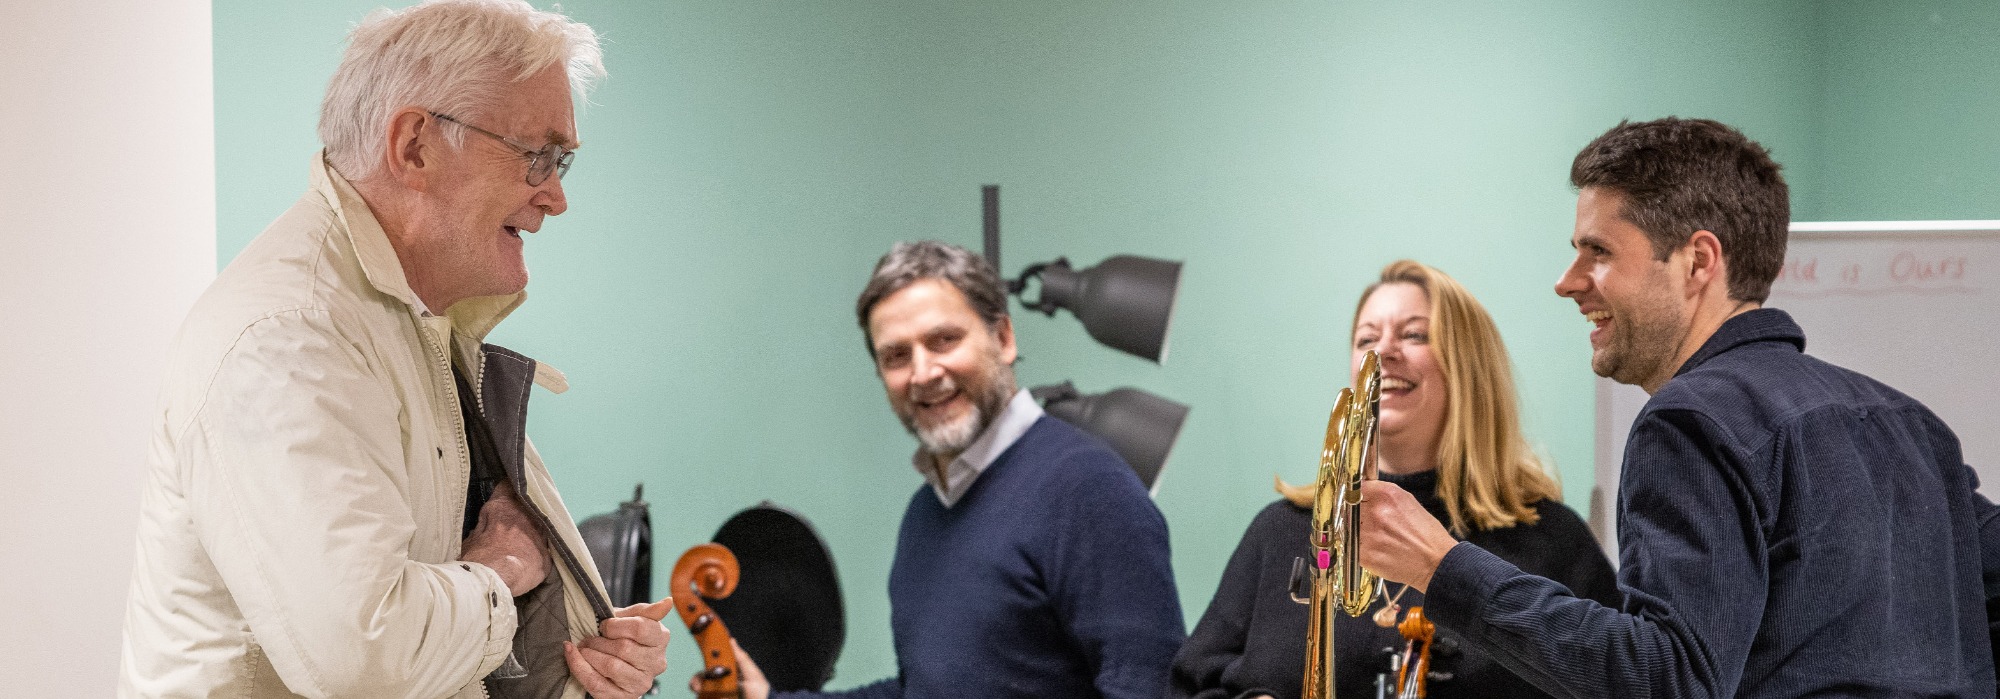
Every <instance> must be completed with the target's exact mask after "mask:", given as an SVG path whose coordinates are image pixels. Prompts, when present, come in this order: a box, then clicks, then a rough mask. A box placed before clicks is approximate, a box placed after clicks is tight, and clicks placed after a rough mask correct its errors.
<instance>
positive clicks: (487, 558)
mask: <svg viewBox="0 0 2000 699" xmlns="http://www.w3.org/2000/svg"><path fill="white" fill-rule="evenodd" d="M517 497H518V496H516V495H515V494H514V486H513V485H511V484H508V483H501V484H500V487H498V488H494V489H493V496H492V497H491V498H488V499H487V500H486V504H485V505H484V506H482V507H480V508H479V524H478V525H477V526H475V527H473V528H472V535H471V536H467V537H465V547H464V550H463V552H462V553H460V554H459V557H458V559H459V560H461V561H469V562H472V563H478V564H480V565H483V566H486V567H488V568H492V569H493V571H494V572H497V573H499V574H500V579H501V580H504V581H506V582H507V591H508V592H510V593H512V594H513V595H514V596H515V597H519V596H521V595H522V594H524V593H526V592H527V591H529V590H533V589H535V586H536V585H540V584H542V580H543V579H544V578H547V577H548V574H549V554H548V549H547V548H546V547H545V546H543V545H542V544H543V541H542V534H541V532H540V531H537V530H536V529H535V522H534V521H533V520H531V519H528V513H527V512H526V511H523V510H522V509H521V502H520V501H519V500H517V499H516V498H517Z"/></svg>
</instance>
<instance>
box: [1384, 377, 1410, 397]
mask: <svg viewBox="0 0 2000 699" xmlns="http://www.w3.org/2000/svg"><path fill="white" fill-rule="evenodd" d="M1416 387H1417V384H1416V382H1414V381H1411V380H1409V379H1404V378H1397V377H1394V376H1384V377H1382V392H1383V393H1407V392H1409V391H1411V390H1414V389H1416Z"/></svg>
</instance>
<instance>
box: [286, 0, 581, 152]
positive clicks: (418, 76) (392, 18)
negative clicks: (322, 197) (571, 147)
mask: <svg viewBox="0 0 2000 699" xmlns="http://www.w3.org/2000/svg"><path fill="white" fill-rule="evenodd" d="M558 64H561V65H563V66H564V67H565V68H566V69H567V74H568V77H569V82H570V91H571V93H572V95H573V96H574V97H575V98H577V99H582V98H583V97H584V96H585V95H587V94H588V93H589V92H590V88H591V86H593V85H595V84H596V82H597V81H598V80H599V79H601V78H603V77H604V53H603V51H602V50H601V49H600V48H599V47H598V45H597V33H596V32H595V31H593V30H591V28H590V27H589V25H585V24H582V23H580V22H573V21H570V19H569V18H568V17H565V16H563V15H562V14H560V13H559V12H543V11H540V10H536V9H535V8H534V6H532V5H529V4H528V3H527V2H526V1H525V0H431V2H426V3H423V4H420V5H417V6H415V7H410V8H407V9H404V10H387V9H378V10H376V11H374V12H370V13H368V16H367V17H366V18H364V19H362V20H361V24H360V25H359V26H356V27H355V28H354V32H353V33H352V34H349V35H348V45H347V52H346V53H345V54H344V55H342V57H341V60H340V68H339V69H337V70H335V71H334V73H333V79H332V80H330V81H328V82H327V86H326V98H325V100H323V101H322V102H320V108H319V138H320V142H321V143H324V144H326V151H327V159H328V160H329V161H331V162H332V163H333V169H334V170H336V171H338V172H340V174H341V175H342V176H344V177H346V178H348V179H350V180H362V179H367V178H368V177H370V176H372V175H374V174H375V170H376V169H377V168H378V167H380V166H381V160H382V152H383V147H384V145H385V144H384V143H383V138H382V129H383V128H385V127H386V125H387V124H388V123H389V119H390V118H391V117H392V116H394V115H395V114H396V112H397V111H398V110H401V109H403V108H405V107H418V108H422V109H426V110H434V111H438V112H442V113H445V114H449V115H452V116H454V117H458V118H462V119H478V118H479V117H481V116H483V115H485V114H487V113H488V112H490V111H491V110H493V109H497V108H500V107H502V105H500V104H499V103H498V102H499V95H500V93H501V92H502V90H504V89H505V88H506V87H507V86H508V85H510V84H513V83H518V82H521V81H523V80H527V79H528V78H531V77H534V76H535V75H536V74H538V73H541V72H542V71H544V70H547V69H548V68H549V67H551V66H555V65H558ZM442 126H443V133H444V136H445V141H446V142H447V143H449V144H451V147H452V148H460V147H463V146H464V144H465V128H464V127H462V126H460V125H458V124H455V123H450V122H445V123H443V124H442Z"/></svg>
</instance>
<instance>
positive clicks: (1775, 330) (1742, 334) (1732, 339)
mask: <svg viewBox="0 0 2000 699" xmlns="http://www.w3.org/2000/svg"><path fill="white" fill-rule="evenodd" d="M1753 342H1784V343H1788V344H1790V345H1792V347H1793V348H1795V349H1796V350H1797V351H1799V352H1804V351H1806V331H1805V330H1803V329H1800V328H1799V324H1798V323H1796V322H1794V321H1793V320H1792V314H1790V313H1786V312H1784V311H1780V310H1778V309H1776V308H1759V309H1755V310H1751V311H1746V312H1744V313H1741V314H1738V315H1737V316H1736V317H1733V318H1730V319H1729V320H1725V321H1723V322H1722V327H1719V328H1716V329H1715V334H1714V335H1710V336H1708V341H1707V342H1703V343H1701V349H1698V350H1695V352H1694V356H1691V357H1688V360H1687V361H1686V362H1684V363H1682V364H1681V368H1680V370H1679V371H1676V372H1674V376H1680V375H1681V374H1685V373H1688V372H1689V371H1691V370H1693V369H1694V368H1695V367H1698V366H1701V365H1702V363H1703V362H1707V361H1708V360H1710V359H1714V358H1715V356H1716V355H1719V354H1722V353H1723V352H1727V351H1729V350H1731V349H1734V348H1736V347H1738V346H1740V345H1747V344H1750V343H1753Z"/></svg>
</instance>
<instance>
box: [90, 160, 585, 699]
mask: <svg viewBox="0 0 2000 699" xmlns="http://www.w3.org/2000/svg"><path fill="white" fill-rule="evenodd" d="M522 299H523V296H522V295H519V294H517V295H513V296H505V297H486V298H477V299H470V300H467V301H464V302H461V303H459V304H457V305H455V306H453V307H452V308H451V309H449V311H448V312H447V313H446V315H444V316H426V315H423V314H421V313H420V312H419V311H418V310H416V309H417V308H418V307H419V306H418V304H417V297H416V295H415V294H414V293H413V292H412V291H411V290H410V288H409V285H408V283H407V282H406V281H405V279H404V277H403V272H402V268H401V266H400V265H399V264H398V263H397V260H396V253H395V250H394V249H393V248H391V247H390V245H389V241H388V238H387V237H386V236H385V234H384V233H383V231H382V229H381V227H380V226H379V224H377V222H376V220H375V218H374V216H373V215H372V214H370V213H369V210H368V207H367V205H366V203H365V202H363V201H362V200H361V198H360V196H359V195H357V194H356V193H355V191H354V189H353V188H352V187H351V186H350V185H349V184H348V183H347V182H346V181H345V180H343V179H342V178H341V177H340V175H339V174H338V173H336V172H334V171H333V170H332V169H331V168H330V167H328V166H327V165H326V164H325V162H324V160H323V158H321V157H315V158H314V160H313V165H312V190H311V191H310V192H308V193H307V194H306V195H305V196H304V197H303V198H301V199H300V200H299V202H298V203H297V204H295V205H294V206H293V207H292V208H291V210H289V211H287V212H286V213H285V214H284V215H283V216H282V217H280V218H279V219H278V220H277V221H276V222H274V223H273V224H272V225H271V226H270V228H268V229H266V230H265V231H264V233H263V234H262V235H260V236H259V237H258V238H257V239H256V241H255V242H253V243H251V244H250V246H249V247H248V248H247V249H245V250H244V251H243V253H242V254H241V255H240V256H238V257H237V259H236V260H235V262H233V263H232V264H230V265H229V267H228V268H227V269H225V270H223V272H222V273H221V274H220V275H219V276H218V277H217V279H216V281H215V283H214V284H213V285H212V286H211V287H209V289H208V291H207V292H206V293H205V294H203V295H202V297H201V300H200V301H199V302H197V303H196V305H195V307H194V309H193V311H191V312H190V313H189V315H188V317H187V320H186V321H185V322H184V323H183V325H182V327H181V330H180V334H179V336H178V337H177V339H176V340H175V342H174V345H173V348H172V350H171V355H170V358H169V369H168V372H169V373H168V377H167V380H166V383H165V389H164V393H163V395H162V398H161V402H160V409H159V413H158V419H157V421H156V426H155V428H154V432H153V434H152V435H151V438H150V441H151V450H150V466H149V470H148V475H147V483H146V484H145V486H144V493H145V494H144V498H143V503H142V505H141V518H140V519H141V521H140V525H139V542H138V556H137V561H136V565H135V567H134V570H133V577H132V586H131V590H130V597H129V599H128V602H127V608H126V617H125V640H124V648H123V662H122V668H121V672H120V674H121V679H120V690H119V693H120V695H121V696H131V697H290V696H296V695H302V696H310V697H369V698H376V697H480V696H486V691H487V689H488V686H487V685H496V684H498V683H500V682H499V681H488V682H484V683H482V682H481V678H483V677H485V676H486V675H487V674H488V673H489V672H491V671H492V670H493V669H494V668H495V667H497V666H499V665H500V664H501V662H502V661H503V659H505V658H506V657H507V656H508V654H509V652H510V650H519V651H520V653H519V657H520V660H521V661H522V662H525V663H526V664H527V665H528V666H529V667H530V668H536V669H537V670H538V672H541V673H542V675H541V676H542V677H544V678H546V677H548V676H549V675H548V673H547V672H546V671H547V670H548V669H549V668H550V667H551V666H550V665H549V660H548V658H549V657H550V656H549V655H548V653H549V651H550V650H551V649H553V650H554V653H555V656H554V657H555V661H554V662H555V663H557V664H558V667H559V664H560V662H561V661H560V652H561V651H560V644H561V641H562V640H566V639H568V640H574V639H581V638H583V637H585V636H589V635H593V634H595V633H596V627H597V620H598V619H599V618H602V617H604V616H608V615H609V613H610V612H609V609H608V607H607V606H606V604H605V602H604V600H605V595H604V592H603V584H602V582H601V581H599V580H598V579H597V577H596V576H597V573H596V569H595V566H594V565H593V564H592V563H591V561H590V557H589V552H588V551H587V550H586V549H585V548H584V546H583V542H582V539H581V538H580V537H579V536H578V535H577V531H576V527H575V525H574V524H573V522H572V520H571V519H570V516H569V513H568V512H567V511H566V510H565V509H564V507H563V504H562V501H561V499H560V498H558V497H557V495H556V490H555V486H554V483H553V482H552V481H551V480H550V478H549V474H548V471H547V470H546V469H545V468H544V467H543V465H542V462H541V459H540V457H539V456H537V455H536V453H535V450H534V447H533V446H532V445H530V444H528V443H527V442H526V439H525V437H524V436H522V435H521V430H520V429H519V428H520V425H521V421H524V420H525V412H524V411H525V408H526V399H527V393H528V382H529V381H530V380H531V379H532V380H533V381H534V382H535V383H539V384H542V385H543V386H544V387H546V388H550V389H552V390H555V391H557V392H560V391H561V390H562V389H563V388H564V386H563V383H562V377H561V375H560V374H558V373H556V372H555V371H554V370H552V369H549V368H547V367H544V366H541V365H537V364H535V363H534V362H532V361H531V360H527V359H526V358H524V357H520V356H519V355H515V354H512V353H510V352H506V351H505V350H500V349H498V348H494V347H491V346H483V345H482V344H481V339H482V338H483V337H484V336H485V335H486V333H487V331H489V330H491V329H492V328H493V326H494V325H495V324H497V323H498V322H499V321H500V319H501V318H503V317H505V316H506V315H507V313H508V312H510V311H512V310H513V309H514V308H515V307H517V306H519V305H520V303H521V301H522ZM496 360H497V361H496ZM452 362H456V363H457V365H458V366H460V367H461V368H462V370H463V371H465V373H466V374H467V378H468V380H469V381H470V382H471V383H472V385H473V386H475V387H478V388H475V391H474V392H475V393H477V394H479V396H480V400H481V403H480V405H481V407H482V410H483V411H484V412H485V414H486V416H487V421H488V422H489V423H492V424H493V425H494V433H495V434H496V436H498V437H500V439H499V440H498V441H500V442H502V448H501V452H502V457H503V460H505V461H508V470H509V476H510V479H511V480H513V481H514V483H515V484H516V488H517V489H518V490H519V491H520V492H521V493H523V494H524V495H525V496H526V499H527V501H528V504H529V505H531V506H532V507H531V508H530V509H532V510H536V511H537V512H531V513H530V515H531V516H540V517H541V518H542V519H544V520H545V521H546V522H547V524H548V526H549V530H550V531H553V532H554V533H555V534H556V536H555V537H553V540H552V542H551V543H552V545H551V549H552V550H551V553H552V556H551V558H552V559H553V560H554V561H555V566H554V567H555V569H556V571H557V574H556V575H552V576H550V578H549V582H547V583H544V585H543V586H542V587H540V588H537V589H536V590H535V591H533V592H530V593H528V595H525V596H523V597H522V598H521V600H520V602H519V606H520V609H521V610H522V611H521V612H519V613H517V611H516V607H517V603H516V601H515V600H514V599H512V598H511V597H510V596H509V595H508V591H507V586H506V585H505V584H504V583H503V582H502V581H501V579H500V576H499V575H498V574H496V573H494V572H493V570H491V569H489V568H487V567H485V566H481V565H478V564H473V563H463V562H459V561H457V560H456V559H457V557H458V555H459V545H460V536H459V535H460V533H461V526H462V519H461V518H462V516H463V513H464V509H465V497H466V481H467V479H468V477H469V474H470V473H471V466H470V461H469V456H468V451H467V448H466V445H465V442H464V437H463V435H464V429H463V426H462V425H461V424H460V423H461V422H462V420H463V418H462V417H461V413H460V411H459V404H458V398H457V388H456V386H455V385H454V382H453V379H452V373H451V363H452ZM503 365H504V366H503ZM501 369H506V370H505V371H502V370H501ZM494 394H506V395H505V396H500V395H494ZM502 398H504V399H505V400H504V401H502V400H500V399H502ZM502 402H504V403H505V405H499V403H502ZM496 411H497V412H499V413H503V414H502V415H496V414H495V413H496ZM510 438H511V439H510ZM510 441H511V444H510V443H509V442H510ZM535 618H538V619H542V620H544V622H546V623H537V622H534V621H532V620H531V619H535ZM517 625H519V626H521V628H522V629H523V631H522V634H520V635H521V636H522V638H521V639H519V640H518V641H517V639H516V636H517V634H516V627H517ZM530 628H538V629H540V630H541V637H540V638H529V637H528V636H529V635H530V634H529V633H528V629H530ZM554 677H555V679H554V680H546V679H544V680H543V681H542V682H541V684H542V685H543V686H542V688H541V689H539V690H537V692H536V694H537V695H538V696H558V695H559V696H567V697H580V696H582V694H583V691H582V688H581V687H580V686H579V685H578V684H577V683H576V682H575V681H573V680H568V679H567V675H566V672H565V671H561V670H557V671H556V672H555V674H554ZM492 688H493V689H494V690H495V691H496V693H500V694H507V693H508V692H506V691H504V688H502V687H498V686H495V687H492Z"/></svg>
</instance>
